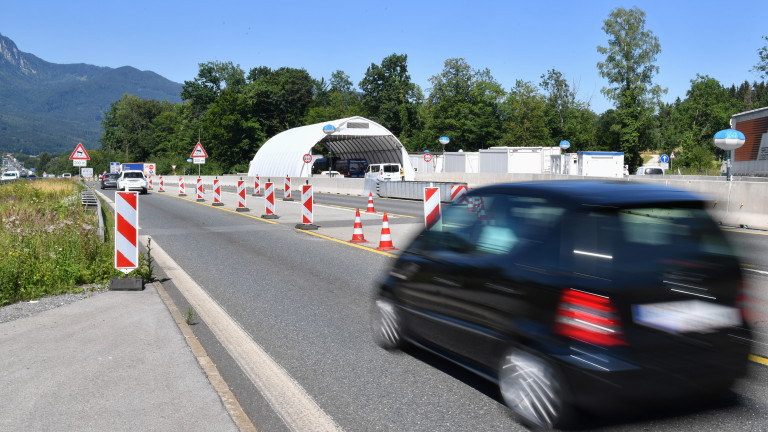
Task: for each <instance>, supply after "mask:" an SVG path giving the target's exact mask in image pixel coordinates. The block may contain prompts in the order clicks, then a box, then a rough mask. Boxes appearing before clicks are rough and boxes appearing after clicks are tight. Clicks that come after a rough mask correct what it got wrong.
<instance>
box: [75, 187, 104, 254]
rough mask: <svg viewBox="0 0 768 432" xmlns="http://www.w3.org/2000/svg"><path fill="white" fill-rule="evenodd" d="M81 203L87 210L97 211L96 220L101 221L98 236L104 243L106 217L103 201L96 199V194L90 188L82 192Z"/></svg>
mask: <svg viewBox="0 0 768 432" xmlns="http://www.w3.org/2000/svg"><path fill="white" fill-rule="evenodd" d="M80 202H81V203H82V205H83V208H84V209H85V210H91V209H94V210H96V218H97V219H98V220H99V226H98V228H97V234H98V236H99V238H100V239H101V241H102V242H103V241H104V215H103V214H102V213H101V201H99V198H98V197H96V194H94V193H93V191H92V190H91V189H90V188H88V189H85V190H83V191H82V192H80Z"/></svg>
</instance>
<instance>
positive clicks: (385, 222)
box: [376, 213, 397, 251]
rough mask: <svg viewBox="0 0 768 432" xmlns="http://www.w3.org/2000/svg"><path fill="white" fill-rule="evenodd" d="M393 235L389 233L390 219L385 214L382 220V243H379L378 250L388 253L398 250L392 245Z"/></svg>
mask: <svg viewBox="0 0 768 432" xmlns="http://www.w3.org/2000/svg"><path fill="white" fill-rule="evenodd" d="M391 234H392V233H390V232H389V218H388V217H387V214H386V213H384V219H382V220H381V241H379V247H377V248H376V250H380V251H388V250H397V248H396V247H395V245H393V244H392V235H391Z"/></svg>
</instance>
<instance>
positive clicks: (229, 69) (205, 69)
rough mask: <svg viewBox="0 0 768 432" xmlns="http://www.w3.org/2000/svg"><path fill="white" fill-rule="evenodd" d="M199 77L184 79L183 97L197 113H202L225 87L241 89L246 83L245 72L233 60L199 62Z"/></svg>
mask: <svg viewBox="0 0 768 432" xmlns="http://www.w3.org/2000/svg"><path fill="white" fill-rule="evenodd" d="M198 67H199V70H198V73H197V77H195V79H194V80H192V81H184V86H183V87H182V89H181V98H182V99H183V100H185V101H189V102H190V103H191V104H192V107H193V108H194V111H195V114H196V115H198V116H200V115H202V114H203V113H204V112H205V110H206V109H208V106H209V105H210V104H212V103H213V102H214V101H215V100H216V98H217V97H219V95H220V94H221V91H222V90H223V89H224V88H229V89H230V90H234V91H239V90H240V89H241V88H242V87H243V86H244V85H245V72H244V71H243V70H242V69H240V65H234V64H232V62H217V61H213V62H206V63H199V64H198Z"/></svg>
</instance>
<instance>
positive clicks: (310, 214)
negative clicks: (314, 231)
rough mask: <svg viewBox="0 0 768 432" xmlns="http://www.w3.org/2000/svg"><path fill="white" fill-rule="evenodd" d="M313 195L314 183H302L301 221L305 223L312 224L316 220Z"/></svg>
mask: <svg viewBox="0 0 768 432" xmlns="http://www.w3.org/2000/svg"><path fill="white" fill-rule="evenodd" d="M312 195H313V193H312V185H301V223H303V224H311V223H312V222H314V220H315V215H314V211H313V207H312V204H313V201H312Z"/></svg>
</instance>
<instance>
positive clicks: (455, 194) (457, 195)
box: [451, 185, 468, 202]
mask: <svg viewBox="0 0 768 432" xmlns="http://www.w3.org/2000/svg"><path fill="white" fill-rule="evenodd" d="M467 192H468V189H467V185H451V202H459V200H461V199H462V198H464V196H465V195H466V194H467Z"/></svg>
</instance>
